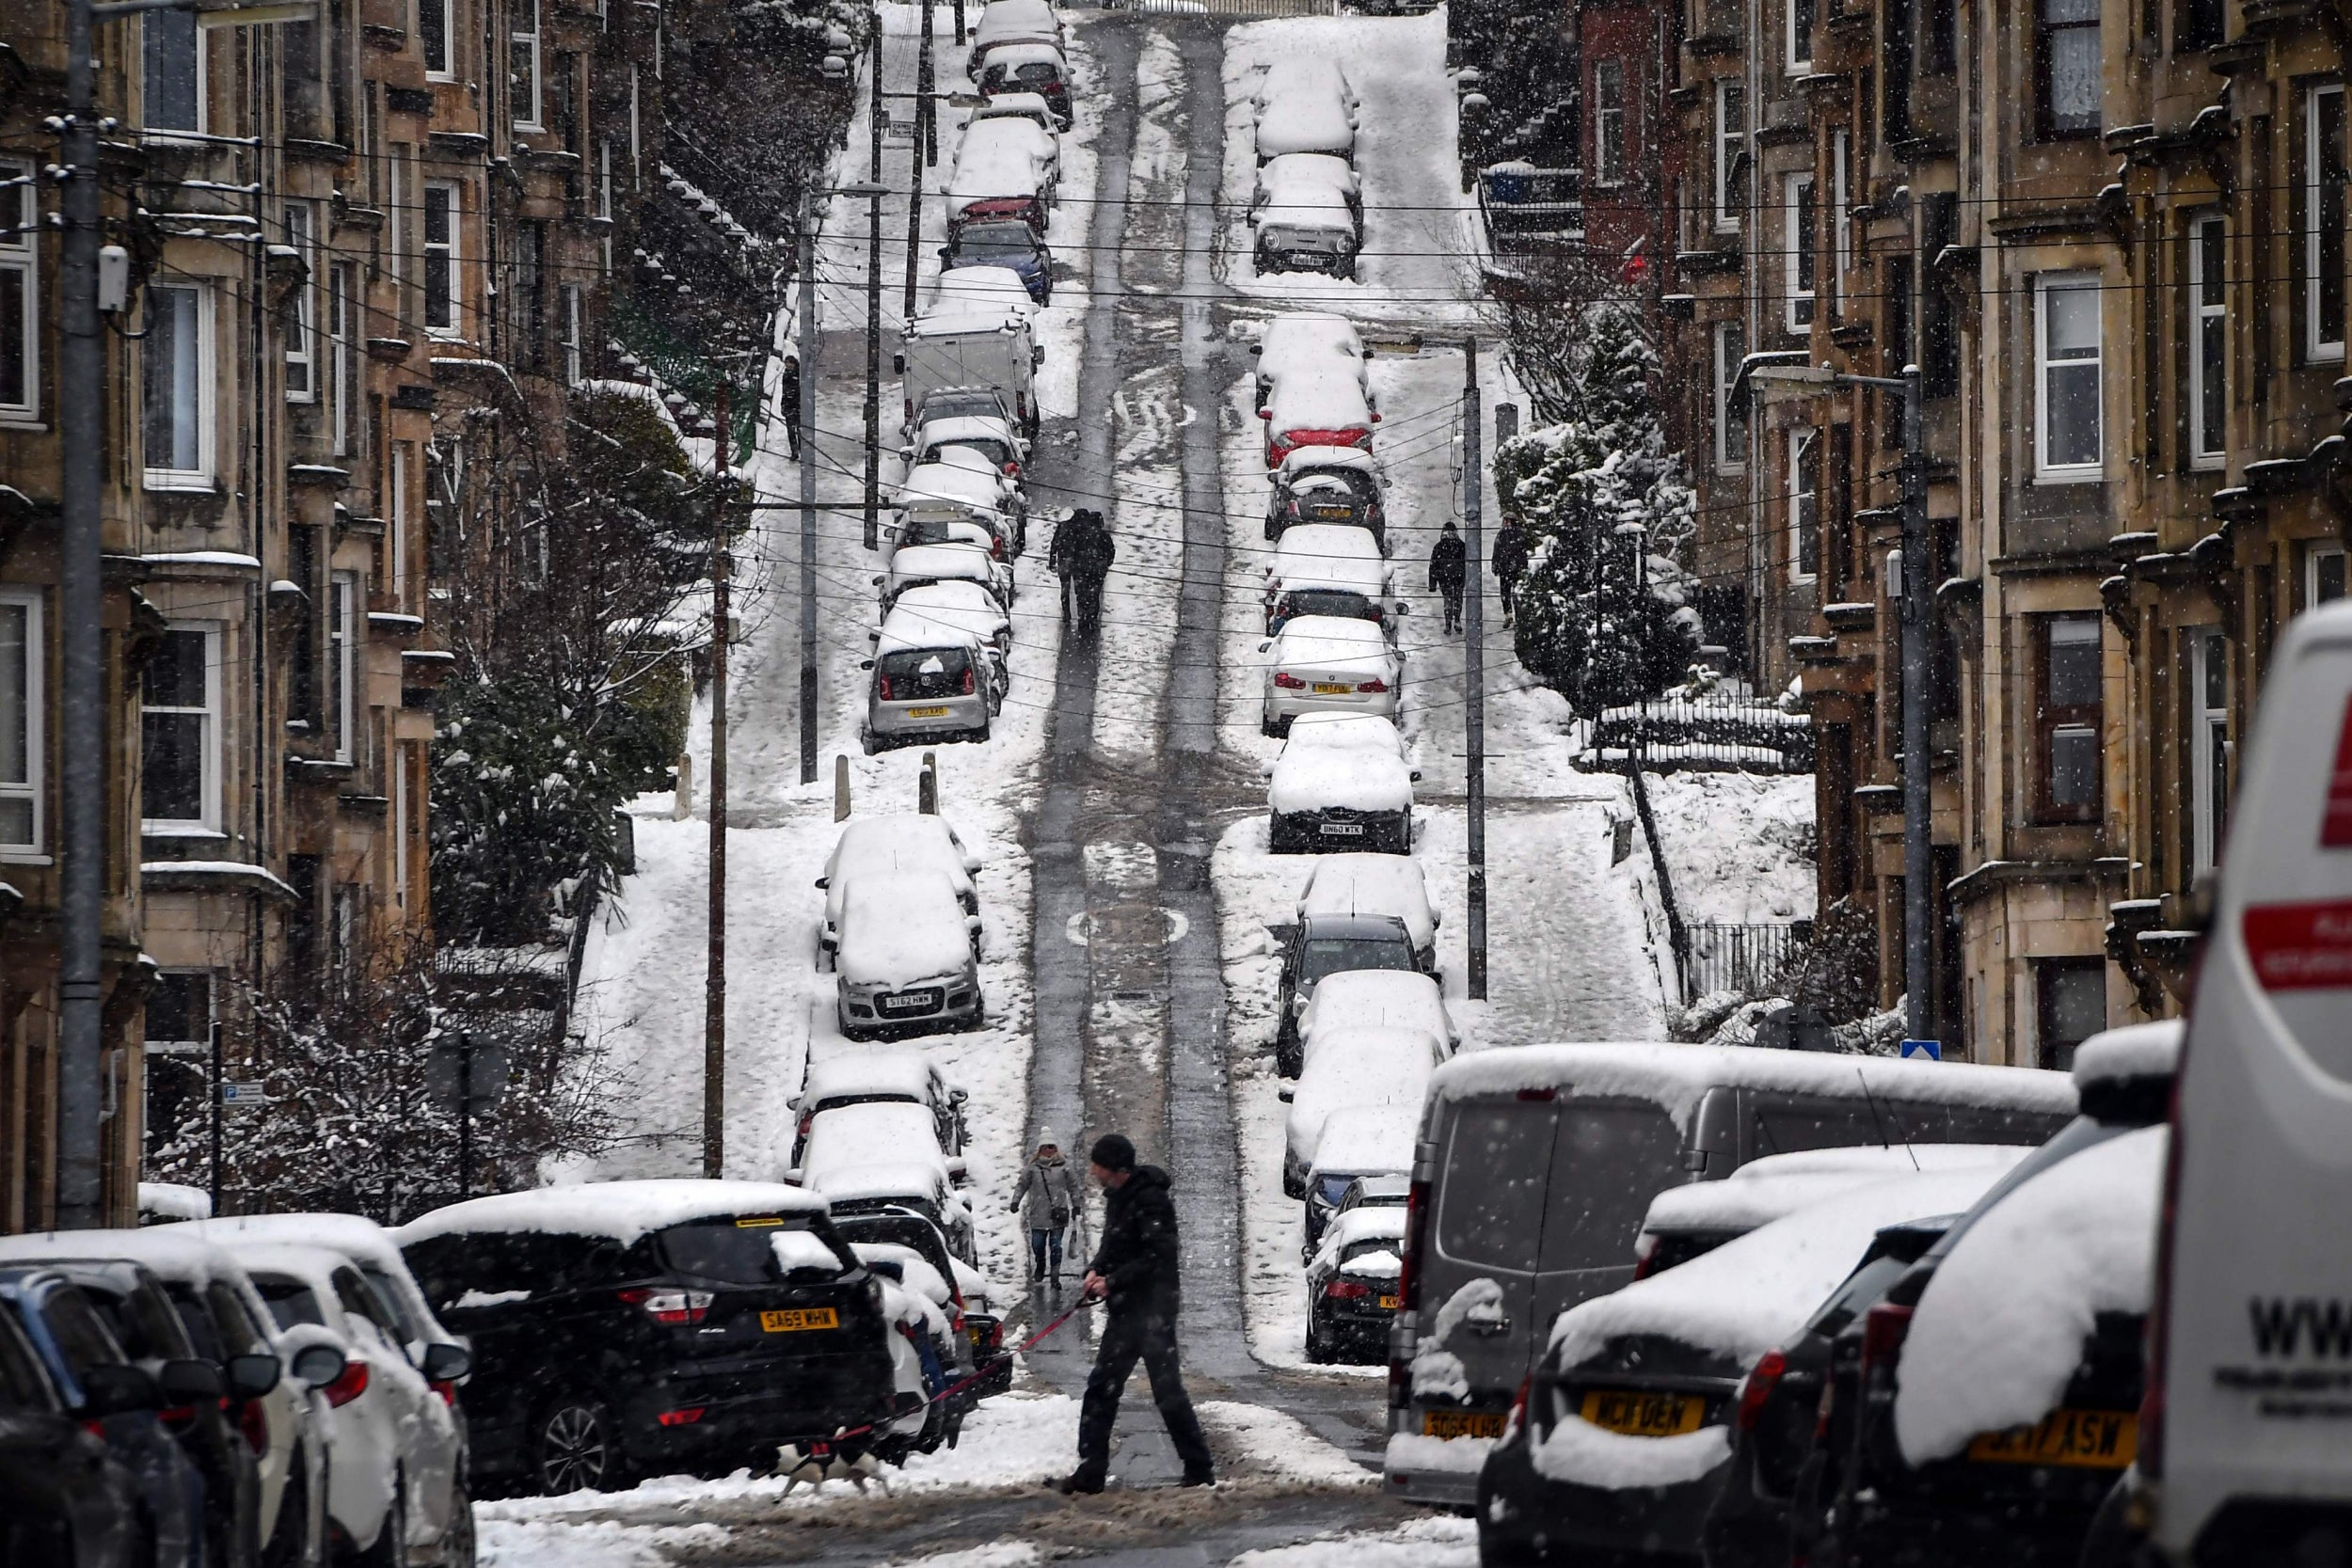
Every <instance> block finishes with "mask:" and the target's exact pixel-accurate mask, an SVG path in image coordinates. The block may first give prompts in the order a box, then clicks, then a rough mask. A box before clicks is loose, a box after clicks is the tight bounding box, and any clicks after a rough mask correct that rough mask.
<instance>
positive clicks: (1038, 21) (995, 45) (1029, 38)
mask: <svg viewBox="0 0 2352 1568" xmlns="http://www.w3.org/2000/svg"><path fill="white" fill-rule="evenodd" d="M1062 37H1063V35H1062V25H1061V18H1060V17H1059V16H1058V15H1057V14H1056V13H1055V10H1054V8H1053V5H1052V4H1051V0H990V3H989V4H988V5H987V6H985V7H983V8H981V10H980V14H979V18H978V20H977V23H976V24H974V26H973V29H972V52H971V53H970V54H969V55H966V56H965V57H964V72H965V74H966V75H968V76H972V77H975V78H977V76H978V75H979V74H980V72H981V71H982V70H983V69H984V68H985V67H986V65H987V63H988V61H989V59H990V58H991V55H992V53H993V51H995V50H998V49H1003V48H1006V47H1009V46H1010V45H1015V44H1044V45H1050V46H1054V47H1057V48H1058V47H1059V45H1060V44H1061V42H1062Z"/></svg>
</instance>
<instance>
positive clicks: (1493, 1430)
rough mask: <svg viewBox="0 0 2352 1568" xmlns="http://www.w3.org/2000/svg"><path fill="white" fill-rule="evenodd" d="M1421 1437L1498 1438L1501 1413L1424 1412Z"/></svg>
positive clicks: (1500, 1431)
mask: <svg viewBox="0 0 2352 1568" xmlns="http://www.w3.org/2000/svg"><path fill="white" fill-rule="evenodd" d="M1421 1434H1422V1436H1423V1437H1500V1436H1502V1412H1501V1411H1497V1410H1424V1411H1422V1417H1421Z"/></svg>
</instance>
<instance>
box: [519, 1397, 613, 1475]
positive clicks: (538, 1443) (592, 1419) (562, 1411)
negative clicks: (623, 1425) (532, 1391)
mask: <svg viewBox="0 0 2352 1568" xmlns="http://www.w3.org/2000/svg"><path fill="white" fill-rule="evenodd" d="M531 1448H532V1452H531V1467H532V1477H533V1479H535V1480H536V1481H538V1483H539V1493H540V1495H541V1496H542V1497H562V1496H563V1495H564V1494H565V1493H566V1492H602V1491H608V1490H610V1489H611V1488H612V1487H613V1486H614V1485H615V1484H617V1483H618V1481H619V1480H620V1477H621V1472H622V1469H623V1465H622V1459H621V1446H620V1435H619V1433H617V1432H615V1431H614V1429H613V1424H612V1412H611V1411H609V1410H607V1409H606V1408H605V1407H604V1406H603V1405H602V1404H601V1403H599V1402H596V1401H595V1400H592V1399H585V1398H581V1397H580V1396H577V1395H571V1394H566V1395H564V1396H563V1397H562V1398H560V1399H558V1400H556V1401H555V1402H554V1403H552V1404H550V1405H548V1407H547V1409H545V1410H544V1411H542V1412H541V1413H540V1415H539V1419H538V1422H537V1423H536V1425H535V1426H534V1428H533V1430H532V1439H531Z"/></svg>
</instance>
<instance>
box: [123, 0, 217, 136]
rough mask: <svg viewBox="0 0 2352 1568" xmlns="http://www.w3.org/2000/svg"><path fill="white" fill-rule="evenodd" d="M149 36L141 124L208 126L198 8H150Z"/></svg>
mask: <svg viewBox="0 0 2352 1568" xmlns="http://www.w3.org/2000/svg"><path fill="white" fill-rule="evenodd" d="M139 24H140V27H141V30H142V32H143V33H144V35H145V36H144V38H143V40H142V43H143V45H144V54H145V60H144V67H145V69H144V71H142V73H141V76H142V83H141V85H142V87H143V88H144V90H143V92H142V94H141V105H140V111H139V112H140V117H141V119H140V123H141V125H142V127H143V128H144V129H146V130H149V131H163V132H171V131H198V132H200V131H202V130H203V129H204V35H203V33H202V32H200V31H199V29H198V27H197V25H196V12H195V11H193V10H184V11H176V10H175V11H149V12H147V13H146V14H145V15H143V16H141V17H140V18H139Z"/></svg>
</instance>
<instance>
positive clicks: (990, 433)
mask: <svg viewBox="0 0 2352 1568" xmlns="http://www.w3.org/2000/svg"><path fill="white" fill-rule="evenodd" d="M942 395H943V396H947V397H953V396H955V395H956V394H952V393H948V394H942ZM937 401H938V399H937V398H934V399H933V400H932V402H934V403H936V402H937ZM926 406H927V407H928V406H929V404H927V405H926ZM934 431H938V432H942V433H945V432H953V433H954V435H953V436H949V437H948V438H946V439H941V440H937V441H933V440H931V438H930V433H931V432H934ZM921 438H922V439H923V440H924V441H925V442H926V443H927V444H925V445H923V446H920V447H914V446H910V447H908V448H907V449H906V456H907V459H908V461H910V462H914V459H915V457H916V456H917V455H918V453H919V454H920V455H921V456H922V457H923V461H922V462H919V463H915V464H914V467H912V468H910V469H909V470H908V472H907V477H906V478H905V479H904V480H903V481H901V482H900V483H899V485H898V489H897V491H896V492H894V493H893V494H892V496H891V499H890V505H891V511H892V514H893V516H892V522H891V525H890V526H891V535H890V547H891V548H892V549H893V550H896V549H897V548H898V546H900V545H901V544H913V543H916V542H917V541H918V540H919V539H921V538H923V537H925V535H924V534H923V532H922V531H921V530H919V529H918V528H917V526H916V525H918V524H920V523H922V522H926V521H929V520H932V519H939V520H944V521H949V522H956V521H961V522H973V523H977V524H979V525H980V526H981V527H982V528H984V529H985V530H986V531H987V532H988V534H989V535H990V536H991V537H992V538H993V539H994V540H997V541H999V542H1000V547H998V548H994V549H993V550H992V553H993V554H996V555H997V557H998V559H1000V560H1003V559H1008V558H1009V557H1010V556H1017V555H1019V554H1020V553H1021V549H1022V546H1023V544H1024V542H1025V538H1026V535H1027V531H1028V510H1029V509H1028V503H1027V501H1026V500H1025V499H1024V498H1023V496H1022V494H1021V486H1020V483H1018V482H1017V481H1016V480H1014V479H1013V478H1012V477H1011V476H1009V475H1008V474H1006V473H1004V472H1003V471H1002V470H1001V467H1000V465H1001V464H1002V463H1003V462H1005V461H1007V459H1006V458H1005V456H1004V454H1005V453H1007V452H1015V453H1018V452H1019V451H1022V450H1023V449H1022V448H1020V446H1019V445H1018V441H1019V437H1017V436H1014V435H1013V433H1012V428H1011V426H1010V424H1009V423H1008V422H1007V420H1005V419H1004V417H1003V415H1002V414H1001V413H999V412H998V411H996V409H995V408H994V407H993V406H991V407H990V408H988V409H987V410H986V411H985V412H982V413H977V414H973V413H959V414H952V415H942V416H941V417H940V418H939V419H937V420H930V419H926V420H925V421H924V426H923V434H922V436H921ZM967 442H968V443H971V444H967ZM1014 466H1015V467H1018V464H1017V463H1016V464H1015V465H1014Z"/></svg>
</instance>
